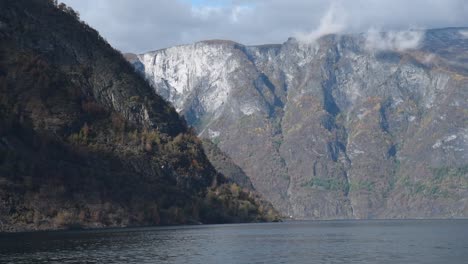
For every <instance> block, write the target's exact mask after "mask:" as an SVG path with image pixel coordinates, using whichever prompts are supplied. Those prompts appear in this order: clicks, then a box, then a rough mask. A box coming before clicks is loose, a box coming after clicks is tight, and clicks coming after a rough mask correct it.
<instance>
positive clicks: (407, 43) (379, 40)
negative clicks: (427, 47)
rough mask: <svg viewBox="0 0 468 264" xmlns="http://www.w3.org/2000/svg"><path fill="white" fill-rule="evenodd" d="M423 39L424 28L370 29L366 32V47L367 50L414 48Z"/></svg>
mask: <svg viewBox="0 0 468 264" xmlns="http://www.w3.org/2000/svg"><path fill="white" fill-rule="evenodd" d="M423 39H424V30H404V31H389V32H385V33H383V32H379V31H377V30H376V29H370V30H369V31H368V32H367V34H366V48H367V49H368V50H375V51H383V50H393V51H404V50H408V49H416V48H418V46H419V45H420V43H421V41H422V40H423Z"/></svg>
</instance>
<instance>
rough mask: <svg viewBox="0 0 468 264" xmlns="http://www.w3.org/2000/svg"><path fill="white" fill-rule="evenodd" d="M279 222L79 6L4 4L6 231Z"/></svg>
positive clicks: (0, 88) (1, 214) (1, 96)
mask: <svg viewBox="0 0 468 264" xmlns="http://www.w3.org/2000/svg"><path fill="white" fill-rule="evenodd" d="M276 216H277V215H276V213H275V211H274V210H273V208H272V207H271V205H269V204H268V203H266V202H263V201H261V200H260V197H259V196H258V195H257V194H255V193H254V192H253V191H251V190H249V189H247V188H241V187H239V186H238V185H237V184H235V183H233V182H232V181H230V180H227V179H226V178H225V177H224V176H223V175H221V174H219V173H218V172H217V171H216V170H215V169H214V168H213V166H212V165H211V163H210V162H209V161H208V159H207V157H206V156H205V153H204V151H203V148H202V142H201V141H200V140H199V139H198V138H197V137H196V135H195V134H194V133H193V131H192V130H191V129H190V128H189V127H188V126H187V125H186V122H185V121H184V120H183V119H182V118H180V116H179V115H178V114H177V112H176V111H175V109H174V108H173V107H172V106H171V105H170V104H169V103H167V102H166V101H165V100H163V99H162V98H161V97H160V96H158V95H156V94H155V93H154V91H153V89H152V88H151V86H150V85H149V84H148V83H147V82H146V81H145V80H144V78H142V77H141V75H140V74H137V73H135V71H134V69H133V67H132V66H131V65H130V64H129V63H128V62H127V61H126V60H125V59H124V57H123V56H122V55H121V54H120V53H119V52H117V51H116V50H114V49H113V48H112V47H111V46H110V45H109V44H108V43H107V42H105V41H104V40H103V38H102V37H101V36H100V35H99V34H98V33H97V32H96V31H95V30H93V29H92V28H90V27H89V26H87V25H86V24H84V23H83V22H80V21H79V19H78V14H77V13H76V12H75V11H74V10H73V9H72V8H70V7H67V6H66V5H64V4H60V5H57V3H56V1H47V0H17V1H1V2H0V231H22V230H44V229H58V228H83V227H84V228H87V227H116V226H137V225H157V224H184V223H200V222H201V223H225V222H244V221H266V220H272V219H273V217H276Z"/></svg>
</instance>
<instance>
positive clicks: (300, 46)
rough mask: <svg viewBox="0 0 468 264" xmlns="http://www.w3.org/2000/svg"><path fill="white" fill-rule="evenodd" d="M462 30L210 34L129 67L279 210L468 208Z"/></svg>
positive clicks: (425, 211) (390, 212) (467, 51)
mask: <svg viewBox="0 0 468 264" xmlns="http://www.w3.org/2000/svg"><path fill="white" fill-rule="evenodd" d="M467 36H468V29H465V28H446V29H433V30H426V31H400V32H369V33H365V34H348V35H326V36H323V37H321V38H319V39H317V40H316V41H313V42H310V43H304V42H301V41H298V40H296V39H294V38H290V39H289V40H288V41H286V42H285V43H283V44H274V45H261V46H245V45H242V44H239V43H235V42H232V41H224V40H210V41H202V42H198V43H194V44H191V45H182V46H176V47H171V48H167V49H162V50H157V51H153V52H148V53H144V54H140V55H138V60H135V61H134V62H133V64H134V65H135V66H136V68H137V70H139V71H140V72H142V73H144V75H145V76H146V78H147V79H148V80H149V81H150V82H151V83H152V85H153V87H154V89H155V92H156V93H157V94H159V95H161V96H162V97H163V98H165V99H166V100H169V101H170V102H172V104H173V105H174V107H175V108H176V110H177V111H178V112H179V113H180V114H182V115H183V116H184V117H185V118H186V120H187V121H188V123H189V124H191V125H193V126H194V127H195V128H196V130H197V132H198V133H199V135H200V136H201V137H203V138H205V139H209V140H211V141H212V142H213V143H214V144H215V145H216V146H217V147H218V148H219V149H220V150H221V151H222V152H224V153H225V154H226V155H227V156H229V157H230V158H231V159H232V161H233V162H234V163H235V164H237V165H238V166H239V167H240V169H242V171H243V172H244V173H245V174H246V175H247V176H248V177H249V178H250V180H251V182H252V184H253V186H254V187H255V189H256V190H258V191H260V192H261V193H262V194H263V195H264V196H265V197H266V198H267V199H268V200H269V201H271V202H272V204H273V205H274V206H275V207H276V208H277V209H278V210H279V211H280V212H281V213H283V214H285V215H290V216H292V217H295V218H299V219H348V218H357V219H368V218H422V217H425V218H446V217H449V218H450V217H467V216H468V125H467V124H468V123H467V121H468V110H467V109H468V89H467V87H468V66H467V65H468V37H467Z"/></svg>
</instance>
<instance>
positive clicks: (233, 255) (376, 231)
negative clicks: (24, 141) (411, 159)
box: [0, 220, 468, 263]
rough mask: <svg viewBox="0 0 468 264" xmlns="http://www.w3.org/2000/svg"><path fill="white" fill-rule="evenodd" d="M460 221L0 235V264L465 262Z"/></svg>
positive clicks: (465, 233)
mask: <svg viewBox="0 0 468 264" xmlns="http://www.w3.org/2000/svg"><path fill="white" fill-rule="evenodd" d="M467 261H468V220H376V221H298V222H296V221H295V222H284V223H265V224H235V225H203V226H177V227H158V228H129V229H112V230H88V231H58V232H37V233H18V234H0V262H1V263H467Z"/></svg>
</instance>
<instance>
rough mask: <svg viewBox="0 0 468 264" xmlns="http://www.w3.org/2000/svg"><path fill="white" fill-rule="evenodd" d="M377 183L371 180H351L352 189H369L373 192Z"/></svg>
mask: <svg viewBox="0 0 468 264" xmlns="http://www.w3.org/2000/svg"><path fill="white" fill-rule="evenodd" d="M374 185H375V183H374V182H373V181H369V180H357V181H355V180H352V181H351V182H350V191H357V190H367V191H369V192H372V191H373V190H374Z"/></svg>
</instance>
